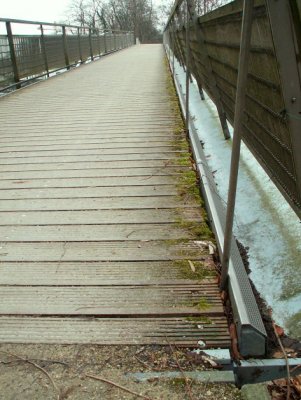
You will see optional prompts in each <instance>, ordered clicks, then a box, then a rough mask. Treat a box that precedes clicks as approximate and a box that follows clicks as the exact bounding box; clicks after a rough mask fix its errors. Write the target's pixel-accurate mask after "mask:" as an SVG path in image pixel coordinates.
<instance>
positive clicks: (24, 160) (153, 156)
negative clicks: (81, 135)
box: [0, 152, 178, 166]
mask: <svg viewBox="0 0 301 400" xmlns="http://www.w3.org/2000/svg"><path fill="white" fill-rule="evenodd" d="M99 153H100V154H96V155H95V154H89V155H77V156H71V155H69V156H66V155H65V156H55V157H17V158H10V157H6V158H1V159H0V165H1V166H2V165H15V164H50V163H54V164H56V163H65V164H68V163H74V162H98V161H114V162H115V163H116V162H120V161H138V160H174V159H175V158H176V154H178V153H176V152H164V153H157V152H154V153H146V154H144V153H133V154H126V153H124V154H101V152H99Z"/></svg>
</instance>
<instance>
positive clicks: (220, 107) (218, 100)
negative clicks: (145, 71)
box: [194, 17, 230, 139]
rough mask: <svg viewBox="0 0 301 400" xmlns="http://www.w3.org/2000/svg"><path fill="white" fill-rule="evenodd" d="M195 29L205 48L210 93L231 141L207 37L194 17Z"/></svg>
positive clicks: (203, 52)
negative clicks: (208, 49) (207, 46)
mask: <svg viewBox="0 0 301 400" xmlns="http://www.w3.org/2000/svg"><path fill="white" fill-rule="evenodd" d="M194 29H195V34H196V37H197V40H198V43H199V44H200V45H202V47H203V49H202V50H203V51H202V55H203V63H204V66H205V68H206V72H207V74H208V76H209V80H210V81H211V85H210V91H211V93H212V96H213V97H214V99H215V103H216V108H217V112H218V116H219V119H220V123H221V126H222V130H223V133H224V137H225V139H230V132H229V128H228V125H227V119H226V113H225V110H224V107H223V104H222V102H221V96H220V94H219V90H218V88H217V83H216V79H215V76H214V73H213V69H212V65H211V61H210V58H209V54H208V51H207V48H206V44H205V37H204V34H203V32H202V29H201V26H200V24H199V21H198V18H197V17H194ZM202 90H203V89H202Z"/></svg>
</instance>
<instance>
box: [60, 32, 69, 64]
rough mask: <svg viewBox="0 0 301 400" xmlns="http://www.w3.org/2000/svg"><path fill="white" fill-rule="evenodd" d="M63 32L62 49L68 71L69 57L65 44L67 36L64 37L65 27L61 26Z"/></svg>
mask: <svg viewBox="0 0 301 400" xmlns="http://www.w3.org/2000/svg"><path fill="white" fill-rule="evenodd" d="M62 30H63V36H62V38H63V48H64V56H65V64H66V68H67V69H70V62H69V55H68V44H67V36H66V27H65V26H64V25H63V26H62Z"/></svg>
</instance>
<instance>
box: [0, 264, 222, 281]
mask: <svg viewBox="0 0 301 400" xmlns="http://www.w3.org/2000/svg"><path fill="white" fill-rule="evenodd" d="M210 262H211V263H212V260H211V261H210V260H206V261H204V265H206V268H209V267H210V266H211V265H210ZM184 265H185V267H186V268H185V267H183V265H180V263H177V262H172V261H152V262H148V261H146V262H137V261H134V262H132V261H129V262H76V263H74V262H61V263H60V265H59V266H58V263H55V262H23V263H15V262H2V263H1V264H0V285H10V286H16V285H18V286H27V285H28V286H97V285H100V286H116V285H117V286H124V285H127V286H128V285H133V286H134V285H136V286H137V285H170V284H176V285H182V286H184V285H191V284H195V283H196V282H197V281H196V280H193V281H192V280H190V279H187V269H188V270H189V268H190V265H189V263H188V261H187V263H186V264H185V263H184ZM212 268H214V266H212ZM204 276H206V274H204ZM202 282H203V283H204V282H210V283H211V285H212V284H213V283H215V282H216V279H215V278H210V279H208V278H206V279H202Z"/></svg>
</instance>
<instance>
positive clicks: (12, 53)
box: [5, 22, 21, 89]
mask: <svg viewBox="0 0 301 400" xmlns="http://www.w3.org/2000/svg"><path fill="white" fill-rule="evenodd" d="M5 25H6V32H7V40H8V44H9V52H10V59H11V63H12V68H13V73H14V81H15V82H16V83H18V82H20V76H19V70H18V65H17V57H16V52H15V45H14V39H13V33H12V29H11V23H10V22H6V23H5ZM20 87H21V85H17V86H16V88H17V89H20Z"/></svg>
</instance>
